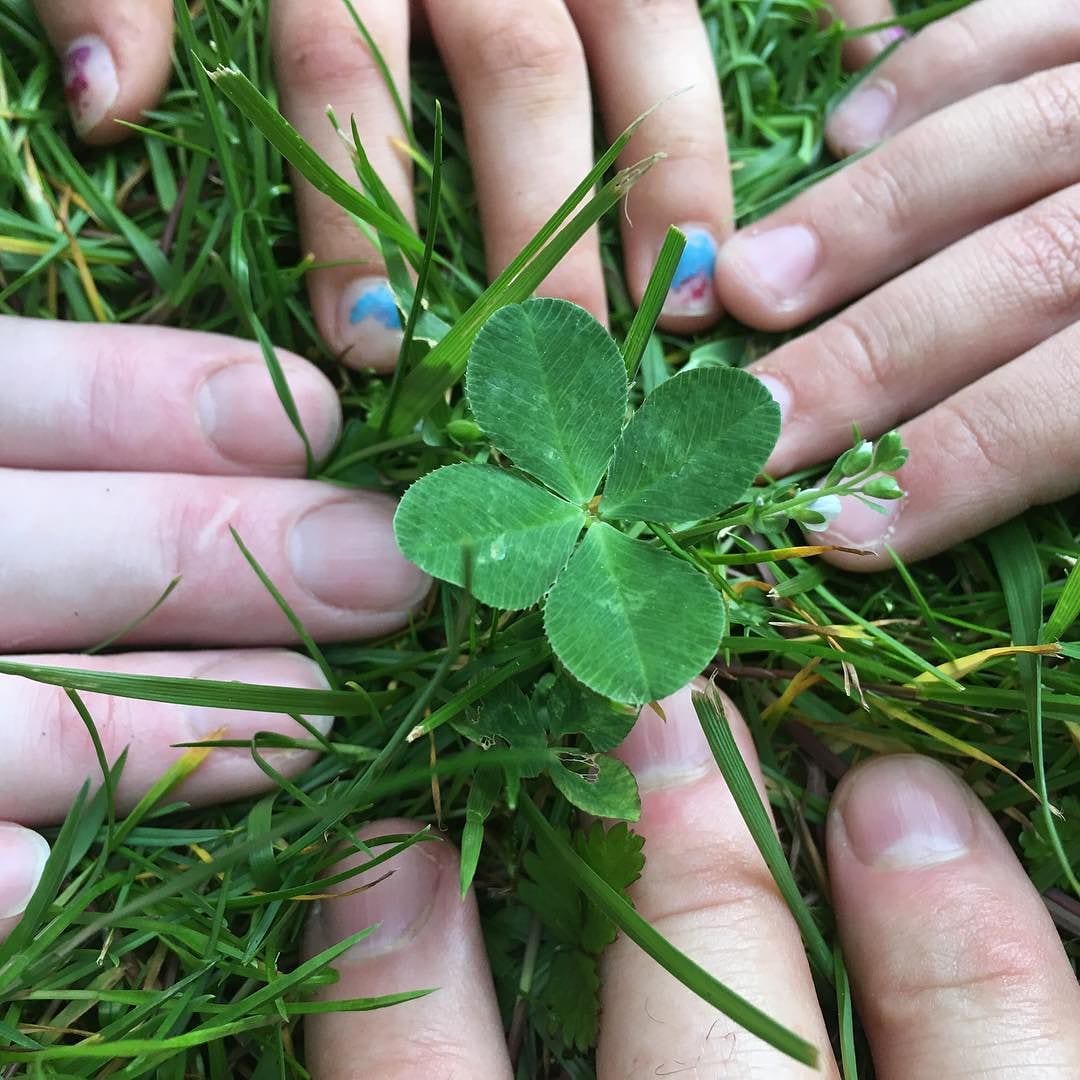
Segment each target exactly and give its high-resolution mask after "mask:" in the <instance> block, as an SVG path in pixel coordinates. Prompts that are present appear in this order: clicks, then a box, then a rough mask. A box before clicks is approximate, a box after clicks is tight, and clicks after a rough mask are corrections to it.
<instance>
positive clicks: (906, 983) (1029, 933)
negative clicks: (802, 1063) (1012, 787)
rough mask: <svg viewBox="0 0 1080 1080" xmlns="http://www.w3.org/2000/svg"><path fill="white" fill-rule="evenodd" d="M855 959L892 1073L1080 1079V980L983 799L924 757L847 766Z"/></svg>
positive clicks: (839, 859)
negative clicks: (849, 769) (849, 768)
mask: <svg viewBox="0 0 1080 1080" xmlns="http://www.w3.org/2000/svg"><path fill="white" fill-rule="evenodd" d="M828 848H829V870H830V876H831V881H832V895H833V903H834V905H835V908H836V912H837V918H838V921H839V926H840V936H841V940H842V942H843V947H844V956H845V959H846V961H847V966H848V971H849V972H850V974H851V979H852V984H853V987H854V991H855V998H856V1003H857V1005H858V1007H859V1014H860V1017H861V1019H862V1021H863V1024H864V1025H865V1028H866V1032H867V1034H868V1035H869V1037H870V1043H871V1046H872V1048H873V1055H874V1065H875V1068H876V1075H877V1076H878V1077H880V1078H881V1080H890V1078H894V1077H903V1080H922V1078H926V1080H930V1078H937V1077H940V1076H1046V1077H1057V1076H1062V1077H1064V1076H1076V1075H1080V986H1078V985H1077V981H1076V976H1075V974H1074V973H1073V971H1072V968H1071V967H1070V965H1069V961H1068V959H1067V958H1066V956H1065V951H1064V950H1063V949H1062V947H1061V942H1060V940H1059V938H1058V935H1057V932H1056V930H1055V929H1054V924H1053V923H1052V922H1051V920H1050V917H1049V915H1048V914H1047V912H1046V908H1045V907H1044V906H1043V903H1042V901H1041V899H1040V897H1039V894H1038V893H1037V892H1036V891H1035V889H1034V888H1033V887H1032V885H1031V882H1030V881H1029V880H1028V878H1027V876H1026V875H1025V873H1024V871H1023V868H1022V867H1021V866H1020V864H1019V863H1018V862H1017V860H1016V856H1015V855H1014V854H1013V853H1012V850H1011V849H1010V847H1009V844H1008V841H1007V840H1006V839H1005V837H1004V836H1003V835H1002V834H1001V831H1000V830H999V829H998V827H997V825H996V824H995V823H994V821H993V819H992V818H991V817H990V815H989V814H988V813H987V812H986V810H985V808H984V807H983V806H982V804H981V803H980V802H979V800H978V799H977V798H976V797H975V796H974V795H973V794H972V793H971V792H970V791H969V790H968V789H967V788H966V787H964V785H962V784H961V783H960V782H959V781H958V780H957V779H956V778H955V777H954V776H953V775H952V774H951V773H950V772H949V771H948V770H947V769H946V768H945V767H944V766H942V765H940V764H937V763H936V762H932V761H930V760H929V759H926V758H918V757H914V756H908V755H903V756H897V757H887V758H879V759H877V760H876V761H873V762H871V763H870V764H868V765H865V766H863V767H862V768H860V769H857V770H856V771H855V772H854V773H852V774H849V775H848V776H847V777H846V778H845V779H844V781H843V782H842V783H841V786H840V788H839V790H838V791H837V793H836V797H835V798H834V800H833V806H832V809H831V811H830V814H829V823H828Z"/></svg>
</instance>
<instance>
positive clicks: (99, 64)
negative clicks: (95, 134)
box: [63, 34, 120, 135]
mask: <svg viewBox="0 0 1080 1080" xmlns="http://www.w3.org/2000/svg"><path fill="white" fill-rule="evenodd" d="M63 63H64V97H65V98H67V104H68V110H69V112H70V113H71V121H72V123H73V124H74V125H75V130H76V131H77V132H78V133H79V134H80V135H81V134H83V133H84V132H87V131H90V130H91V129H92V128H95V127H97V125H98V124H99V123H101V121H102V120H103V119H104V118H105V116H106V114H107V113H108V111H109V109H111V108H112V106H113V103H114V102H115V101H116V97H117V94H118V93H119V92H120V84H119V82H118V81H117V77H116V64H115V63H114V62H113V58H112V53H111V52H110V51H109V47H108V45H106V44H105V42H104V41H102V40H101V38H99V37H98V36H97V35H96V34H84V35H83V36H82V37H78V38H76V39H75V40H74V41H73V42H72V43H71V44H70V45H69V46H68V47H67V51H66V52H65V53H64V62H63Z"/></svg>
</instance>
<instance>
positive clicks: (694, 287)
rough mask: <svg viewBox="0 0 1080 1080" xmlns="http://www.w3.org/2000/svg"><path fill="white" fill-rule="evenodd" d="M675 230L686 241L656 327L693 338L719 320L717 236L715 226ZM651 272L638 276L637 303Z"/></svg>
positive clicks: (697, 225)
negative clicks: (692, 336) (691, 335)
mask: <svg viewBox="0 0 1080 1080" xmlns="http://www.w3.org/2000/svg"><path fill="white" fill-rule="evenodd" d="M678 228H679V229H680V231H681V232H682V233H683V235H684V236H685V237H686V244H685V246H684V247H683V251H682V254H681V255H680V257H679V262H678V265H677V266H676V267H675V273H674V275H673V276H672V279H671V285H670V287H669V288H668V294H667V297H666V299H665V300H664V307H663V310H662V311H661V313H660V319H659V325H660V326H661V327H663V328H664V329H665V330H671V331H672V332H673V333H682V334H693V333H697V332H699V331H701V330H704V329H705V328H706V327H708V326H711V325H712V324H713V323H714V322H716V320H717V319H719V318H720V298H719V294H718V293H717V288H716V260H717V256H718V253H719V247H720V245H719V241H718V239H717V238H718V236H719V232H718V230H717V229H716V228H715V227H714V226H712V225H708V224H704V223H701V222H687V223H685V224H680V225H679V226H678ZM658 253H659V247H657V249H656V254H658ZM653 258H654V259H655V255H654V256H653ZM651 272H652V269H651V267H649V269H648V270H647V271H646V272H645V273H644V275H643V276H642V275H639V280H638V282H637V283H636V284H637V289H636V295H637V298H638V302H639V303H640V299H641V297H642V296H643V295H644V292H645V288H646V286H647V285H648V282H649V275H650V274H651Z"/></svg>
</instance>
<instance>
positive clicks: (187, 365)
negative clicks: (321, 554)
mask: <svg viewBox="0 0 1080 1080" xmlns="http://www.w3.org/2000/svg"><path fill="white" fill-rule="evenodd" d="M0 337H2V338H3V340H4V343H5V345H6V347H7V356H8V359H7V362H6V363H5V365H4V386H5V390H4V394H3V395H2V396H0V465H8V466H19V467H22V468H27V469H137V470H160V471H167V470H176V471H183V472H190V473H240V472H243V473H248V474H249V473H251V472H258V473H277V474H279V475H281V474H283V475H294V476H301V475H303V474H304V472H305V470H306V462H305V457H304V446H303V443H302V441H301V439H300V436H299V435H298V434H297V433H296V431H295V429H294V428H293V426H292V424H291V423H290V421H289V419H288V417H287V416H286V414H285V410H284V408H283V407H282V405H281V402H280V400H279V398H278V396H277V392H276V391H275V389H274V384H273V382H272V381H271V379H270V373H269V372H268V371H267V368H266V364H265V362H264V360H263V357H262V353H261V352H260V350H259V348H258V347H257V346H256V345H254V344H253V343H251V342H247V341H239V340H237V339H235V338H229V337H224V336H222V335H220V334H201V333H192V332H189V331H182V330H169V329H165V328H163V327H156V326H153V327H152V326H145V327H144V326H138V327H134V326H87V325H84V324H82V323H58V322H50V321H46V320H40V321H39V320H36V319H16V318H8V317H0ZM278 359H279V361H280V363H281V367H282V370H283V371H284V373H285V377H286V381H287V382H288V384H289V389H290V391H291V392H292V396H293V399H294V401H295V402H296V407H297V410H298V411H299V414H300V419H301V422H302V423H303V426H304V430H305V431H306V432H307V435H308V438H309V440H310V441H311V444H312V451H313V453H314V455H315V456H316V458H322V457H324V456H325V455H326V454H328V453H329V452H330V450H331V448H332V447H333V445H334V443H335V442H336V441H337V437H338V433H339V431H340V430H341V406H340V403H339V401H338V397H337V394H336V393H335V391H334V388H333V386H332V385H331V384H330V382H329V380H328V379H327V378H326V376H324V375H323V374H322V373H321V372H320V371H319V370H318V369H317V368H315V367H314V366H313V365H312V364H309V363H308V362H307V361H306V360H302V359H300V357H298V356H294V355H292V354H290V353H284V352H281V353H279V354H278ZM132 402H138V408H132V407H131V404H132Z"/></svg>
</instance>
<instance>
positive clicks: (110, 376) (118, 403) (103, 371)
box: [79, 349, 137, 457]
mask: <svg viewBox="0 0 1080 1080" xmlns="http://www.w3.org/2000/svg"><path fill="white" fill-rule="evenodd" d="M84 372H85V373H84V375H83V380H84V381H83V386H82V391H81V394H80V397H81V401H80V403H79V405H80V408H79V415H80V416H81V417H82V418H83V419H84V421H85V423H86V431H87V436H88V438H89V442H90V445H91V446H93V447H94V450H95V453H97V454H100V455H102V456H106V457H114V456H118V455H119V454H120V453H121V451H122V449H123V439H122V435H121V433H122V432H124V431H125V430H127V429H129V428H130V419H129V417H128V416H127V410H126V408H125V405H124V402H126V401H128V400H129V398H130V392H129V389H128V388H129V387H130V386H132V384H133V383H134V381H135V378H136V374H137V373H136V358H135V356H134V355H133V354H131V353H127V352H123V351H121V350H111V349H101V350H99V351H95V352H94V353H93V354H92V355H91V357H90V361H89V363H87V364H86V365H85V367H84Z"/></svg>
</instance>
